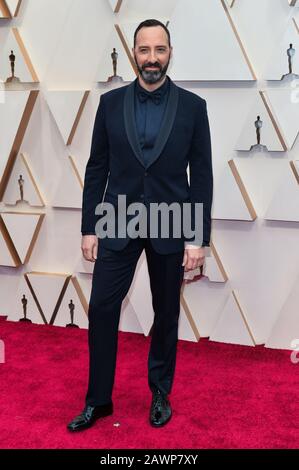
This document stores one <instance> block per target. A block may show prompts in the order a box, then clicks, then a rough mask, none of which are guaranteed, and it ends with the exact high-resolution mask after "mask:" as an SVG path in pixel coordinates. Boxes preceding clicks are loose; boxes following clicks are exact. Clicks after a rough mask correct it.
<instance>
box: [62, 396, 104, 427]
mask: <svg viewBox="0 0 299 470" xmlns="http://www.w3.org/2000/svg"><path fill="white" fill-rule="evenodd" d="M112 413H113V403H112V402H111V403H108V404H107V405H99V406H91V405H86V406H85V408H84V410H83V411H82V413H81V414H80V415H78V416H76V417H75V418H74V419H73V421H71V422H70V423H69V424H68V425H67V429H68V430H69V431H81V430H82V429H86V428H89V427H90V426H92V425H93V424H94V422H95V421H96V420H97V419H99V418H103V417H104V416H109V415H112Z"/></svg>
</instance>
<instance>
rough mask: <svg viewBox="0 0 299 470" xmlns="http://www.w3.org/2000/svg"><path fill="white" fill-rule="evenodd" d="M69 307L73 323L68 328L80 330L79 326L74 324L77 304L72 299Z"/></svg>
mask: <svg viewBox="0 0 299 470" xmlns="http://www.w3.org/2000/svg"><path fill="white" fill-rule="evenodd" d="M68 306H69V309H70V316H71V323H68V324H67V325H66V326H67V327H68V328H79V326H78V325H76V324H75V323H74V310H75V304H74V303H73V301H72V299H71V300H70V303H69V305H68Z"/></svg>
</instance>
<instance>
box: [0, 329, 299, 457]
mask: <svg viewBox="0 0 299 470" xmlns="http://www.w3.org/2000/svg"><path fill="white" fill-rule="evenodd" d="M0 330H1V333H0V338H1V339H2V340H4V342H5V348H6V362H5V364H0V374H1V411H0V413H1V431H0V447H1V448H66V449H70V448H99V449H101V448H108V449H109V448H110V449H112V448H116V449H120V448H125V449H132V448H143V449H155V448H157V449H158V448H165V449H168V448H173V449H176V448H197V449H200V448H298V447H299V432H298V426H299V400H298V390H299V379H298V377H299V374H298V372H299V365H295V364H292V363H291V361H290V353H289V352H288V351H280V350H279V351H277V350H269V349H265V348H263V347H262V346H259V347H256V348H250V347H245V346H233V345H226V344H220V343H214V342H211V341H208V340H206V339H203V340H200V342H199V343H190V342H187V341H179V345H178V356H177V368H176V378H175V382H174V387H173V390H172V393H171V396H170V398H171V403H172V407H173V417H172V420H171V421H170V423H169V424H168V425H167V426H166V427H164V428H161V429H155V428H152V427H151V426H150V425H149V424H148V410H149V405H150V400H151V394H150V392H149V389H148V386H147V368H146V367H147V353H148V347H149V340H150V338H144V337H143V336H142V335H138V334H134V333H123V332H120V333H119V349H118V351H119V354H118V362H117V371H116V379H115V388H114V394H113V401H114V407H115V411H114V414H113V415H112V416H109V417H106V418H104V419H101V420H99V421H98V422H97V423H96V424H95V426H94V427H92V428H91V429H89V430H86V431H84V432H82V433H78V434H70V433H68V431H67V430H66V424H67V423H68V421H69V420H71V419H72V418H73V416H74V415H75V414H76V413H78V412H80V411H81V409H82V407H83V405H84V396H85V390H86V385H87V331H86V330H71V329H65V328H59V327H52V326H38V325H25V324H19V323H12V322H6V321H2V322H0ZM115 423H119V424H120V425H119V426H115Z"/></svg>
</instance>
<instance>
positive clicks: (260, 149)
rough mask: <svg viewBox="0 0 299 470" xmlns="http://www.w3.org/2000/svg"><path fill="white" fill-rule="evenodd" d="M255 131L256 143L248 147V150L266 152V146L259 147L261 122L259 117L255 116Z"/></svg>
mask: <svg viewBox="0 0 299 470" xmlns="http://www.w3.org/2000/svg"><path fill="white" fill-rule="evenodd" d="M254 126H255V131H256V140H257V143H256V144H255V145H252V146H251V147H250V150H255V151H256V150H258V151H263V150H267V147H266V145H261V130H262V127H263V121H262V120H261V117H260V116H257V118H256V121H254Z"/></svg>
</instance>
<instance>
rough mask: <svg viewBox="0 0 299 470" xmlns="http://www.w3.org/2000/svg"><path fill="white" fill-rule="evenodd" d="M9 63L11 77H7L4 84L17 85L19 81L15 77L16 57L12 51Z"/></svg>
mask: <svg viewBox="0 0 299 470" xmlns="http://www.w3.org/2000/svg"><path fill="white" fill-rule="evenodd" d="M9 61H10V68H11V77H8V78H7V79H6V83H19V82H20V79H19V78H18V77H16V76H15V62H16V56H15V55H14V53H13V51H10V55H9Z"/></svg>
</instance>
